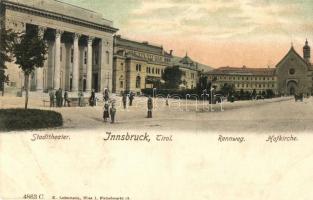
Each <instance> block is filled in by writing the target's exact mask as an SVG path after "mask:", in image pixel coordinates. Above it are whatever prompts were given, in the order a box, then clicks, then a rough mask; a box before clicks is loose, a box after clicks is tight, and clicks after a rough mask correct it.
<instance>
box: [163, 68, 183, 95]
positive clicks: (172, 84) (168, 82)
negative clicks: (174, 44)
mask: <svg viewBox="0 0 313 200" xmlns="http://www.w3.org/2000/svg"><path fill="white" fill-rule="evenodd" d="M182 75H183V72H182V71H181V70H180V69H179V67H178V66H174V67H166V68H165V69H164V73H163V74H162V79H163V80H164V81H165V84H164V85H163V87H164V88H168V89H178V88H179V85H180V84H181V83H182V80H181V78H182Z"/></svg>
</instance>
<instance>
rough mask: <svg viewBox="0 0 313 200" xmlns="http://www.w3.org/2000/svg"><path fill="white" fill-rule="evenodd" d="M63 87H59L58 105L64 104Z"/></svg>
mask: <svg viewBox="0 0 313 200" xmlns="http://www.w3.org/2000/svg"><path fill="white" fill-rule="evenodd" d="M62 93H63V92H62V89H61V88H59V91H58V96H59V98H58V107H62V105H63V96H62Z"/></svg>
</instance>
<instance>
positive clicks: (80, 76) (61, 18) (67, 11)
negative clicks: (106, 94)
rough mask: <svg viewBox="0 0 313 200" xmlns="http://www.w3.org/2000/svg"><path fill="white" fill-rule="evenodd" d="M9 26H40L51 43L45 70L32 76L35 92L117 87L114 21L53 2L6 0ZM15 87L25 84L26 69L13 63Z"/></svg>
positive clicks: (0, 0)
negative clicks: (114, 70)
mask: <svg viewBox="0 0 313 200" xmlns="http://www.w3.org/2000/svg"><path fill="white" fill-rule="evenodd" d="M0 4H1V19H2V20H1V22H2V26H3V27H5V28H6V29H12V30H13V31H15V32H26V31H27V30H28V29H30V28H35V29H37V32H38V34H39V35H40V37H42V38H43V39H44V41H45V42H46V44H47V46H48V55H47V60H46V61H45V64H44V67H43V68H38V69H37V70H36V71H35V72H34V73H33V74H32V75H31V80H30V83H31V90H36V91H47V90H49V89H58V88H62V89H64V90H69V91H73V92H77V91H79V90H83V91H90V90H92V89H95V90H96V91H100V90H103V89H104V88H109V89H112V86H113V84H112V83H113V80H112V70H113V34H114V33H116V31H117V30H118V29H116V28H114V27H113V22H111V21H108V20H105V19H103V18H102V15H101V14H99V13H96V12H94V11H91V10H87V9H83V8H80V7H76V6H74V5H70V4H66V3H63V2H60V1H51V0H0ZM6 74H8V75H9V78H10V83H9V87H11V88H22V87H23V86H24V76H23V72H22V71H21V70H20V69H19V68H18V66H16V65H15V64H14V63H9V64H8V70H7V72H6Z"/></svg>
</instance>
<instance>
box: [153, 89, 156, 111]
mask: <svg viewBox="0 0 313 200" xmlns="http://www.w3.org/2000/svg"><path fill="white" fill-rule="evenodd" d="M155 90H156V88H153V90H152V97H153V109H154V108H155V107H154V106H155V105H154V104H155V99H154V98H155V95H154V93H155V92H154V91H155Z"/></svg>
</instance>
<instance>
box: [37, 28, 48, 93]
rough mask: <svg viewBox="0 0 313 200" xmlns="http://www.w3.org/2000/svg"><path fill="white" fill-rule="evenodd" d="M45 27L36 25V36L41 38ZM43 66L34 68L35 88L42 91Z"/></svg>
mask: <svg viewBox="0 0 313 200" xmlns="http://www.w3.org/2000/svg"><path fill="white" fill-rule="evenodd" d="M45 30H46V28H45V27H42V26H39V27H38V36H39V37H40V38H41V39H43V37H44V34H45ZM45 62H46V61H45ZM43 67H44V66H42V67H37V68H36V90H37V91H43Z"/></svg>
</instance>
